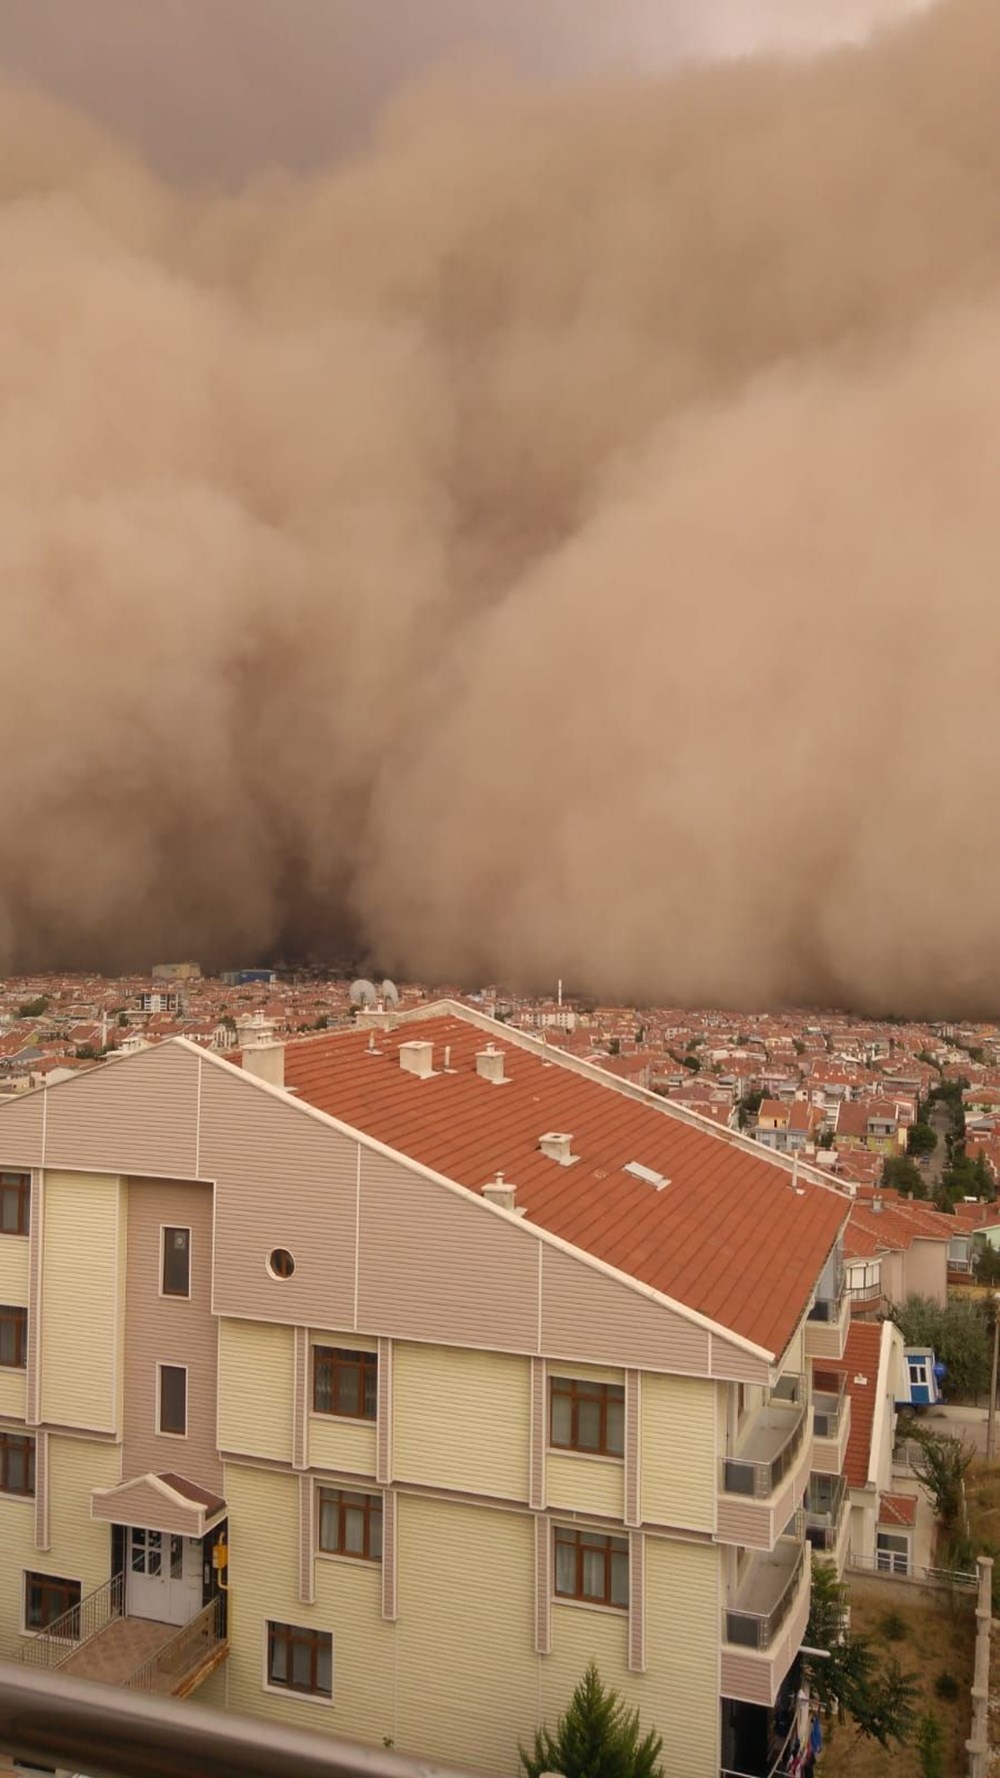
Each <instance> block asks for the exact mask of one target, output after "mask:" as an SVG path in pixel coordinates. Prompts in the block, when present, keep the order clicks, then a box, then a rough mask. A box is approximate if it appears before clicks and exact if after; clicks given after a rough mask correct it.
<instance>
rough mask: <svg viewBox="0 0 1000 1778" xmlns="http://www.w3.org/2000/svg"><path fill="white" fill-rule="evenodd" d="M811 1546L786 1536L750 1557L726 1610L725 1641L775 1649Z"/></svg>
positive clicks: (743, 1645)
mask: <svg viewBox="0 0 1000 1778" xmlns="http://www.w3.org/2000/svg"><path fill="white" fill-rule="evenodd" d="M807 1550H808V1545H807V1544H806V1543H805V1542H803V1541H802V1540H800V1539H799V1538H792V1537H783V1538H781V1539H780V1540H779V1542H778V1544H777V1547H776V1548H775V1549H774V1550H773V1551H771V1552H769V1553H766V1554H765V1553H764V1552H763V1551H761V1552H759V1553H758V1554H756V1555H754V1556H751V1558H750V1562H749V1566H748V1568H747V1572H746V1573H745V1574H744V1576H743V1579H742V1580H741V1582H740V1584H739V1587H738V1588H737V1592H736V1598H735V1600H734V1601H733V1604H732V1605H731V1606H730V1607H729V1609H728V1610H727V1612H726V1641H727V1642H731V1643H733V1644H734V1645H735V1646H736V1647H737V1648H753V1649H756V1650H758V1652H760V1653H764V1652H766V1651H767V1650H768V1649H770V1648H772V1647H773V1645H774V1643H775V1642H776V1641H777V1638H778V1634H779V1631H780V1630H781V1629H782V1626H783V1625H784V1623H785V1620H786V1618H787V1617H788V1614H789V1612H790V1611H791V1608H792V1604H793V1602H794V1600H795V1599H796V1597H797V1595H798V1591H799V1587H800V1584H801V1581H802V1572H803V1567H804V1565H805V1561H806V1554H807Z"/></svg>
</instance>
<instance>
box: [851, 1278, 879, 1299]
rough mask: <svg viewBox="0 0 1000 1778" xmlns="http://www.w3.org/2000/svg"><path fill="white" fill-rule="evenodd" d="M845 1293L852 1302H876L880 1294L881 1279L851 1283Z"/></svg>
mask: <svg viewBox="0 0 1000 1778" xmlns="http://www.w3.org/2000/svg"><path fill="white" fill-rule="evenodd" d="M847 1294H848V1296H849V1297H850V1299H851V1302H852V1303H877V1302H878V1301H879V1299H880V1298H881V1295H882V1280H881V1278H876V1279H875V1280H874V1282H873V1283H871V1284H852V1285H851V1286H850V1288H849V1290H848V1293H847Z"/></svg>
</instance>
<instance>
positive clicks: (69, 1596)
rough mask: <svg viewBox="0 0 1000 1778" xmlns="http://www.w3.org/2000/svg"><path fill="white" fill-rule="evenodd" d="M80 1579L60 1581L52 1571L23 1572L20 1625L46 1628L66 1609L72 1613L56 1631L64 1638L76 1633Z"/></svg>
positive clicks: (28, 1628)
mask: <svg viewBox="0 0 1000 1778" xmlns="http://www.w3.org/2000/svg"><path fill="white" fill-rule="evenodd" d="M80 1593H81V1588H80V1582H79V1581H78V1580H60V1578H59V1577H58V1575H55V1574H26V1575H25V1577H24V1627H25V1629H26V1630H48V1629H49V1628H50V1627H51V1626H52V1625H53V1624H54V1623H55V1622H56V1620H57V1618H61V1617H63V1616H64V1615H65V1613H66V1612H68V1611H71V1612H73V1613H74V1616H73V1618H71V1619H70V1620H69V1622H68V1623H66V1624H61V1625H60V1626H59V1627H60V1630H61V1631H62V1634H63V1635H64V1636H65V1637H66V1639H67V1641H72V1640H75V1639H76V1638H77V1637H78V1636H79V1634H80V1621H79V1616H78V1615H77V1612H76V1608H77V1607H78V1606H79V1603H80Z"/></svg>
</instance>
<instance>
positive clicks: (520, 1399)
mask: <svg viewBox="0 0 1000 1778" xmlns="http://www.w3.org/2000/svg"><path fill="white" fill-rule="evenodd" d="M530 1398H531V1368H530V1362H529V1360H528V1359H527V1358H516V1357H513V1356H509V1355H507V1354H505V1353H495V1352H468V1351H465V1352H463V1351H461V1350H460V1349H458V1348H452V1347H446V1346H417V1345H411V1344H408V1343H406V1342H405V1341H401V1342H399V1343H398V1344H397V1345H396V1346H395V1349H394V1372H393V1402H394V1415H393V1467H394V1471H395V1474H396V1476H397V1477H398V1478H399V1479H400V1480H406V1481H412V1482H424V1483H427V1484H428V1485H431V1486H438V1487H442V1486H443V1487H448V1488H457V1489H461V1490H464V1491H466V1492H468V1493H477V1494H495V1495H498V1496H500V1497H502V1498H505V1499H508V1500H525V1501H526V1500H527V1498H528V1456H529V1453H528V1446H529V1431H530Z"/></svg>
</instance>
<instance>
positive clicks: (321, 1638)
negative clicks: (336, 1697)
mask: <svg viewBox="0 0 1000 1778" xmlns="http://www.w3.org/2000/svg"><path fill="white" fill-rule="evenodd" d="M278 1643H283V1644H284V1645H285V1648H286V1651H287V1652H286V1670H287V1672H288V1673H291V1672H292V1669H293V1665H294V1663H293V1651H294V1649H295V1648H296V1647H305V1648H308V1649H309V1651H310V1677H311V1683H310V1684H309V1685H302V1684H301V1683H299V1682H298V1681H296V1680H295V1679H275V1677H274V1672H273V1656H274V1649H275V1647H276V1645H277V1644H278ZM326 1648H329V1650H330V1685H329V1688H327V1687H325V1686H322V1685H320V1684H319V1683H318V1681H317V1656H318V1654H319V1651H320V1650H321V1649H326ZM266 1672H267V1683H268V1685H269V1686H274V1687H275V1688H276V1690H278V1691H282V1692H298V1693H299V1694H300V1695H301V1696H303V1697H307V1698H329V1699H331V1701H332V1698H333V1634H332V1632H331V1631H330V1630H313V1629H310V1628H307V1627H306V1626H305V1625H302V1624H279V1623H275V1622H273V1621H272V1620H271V1619H270V1618H268V1620H267V1668H266Z"/></svg>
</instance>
